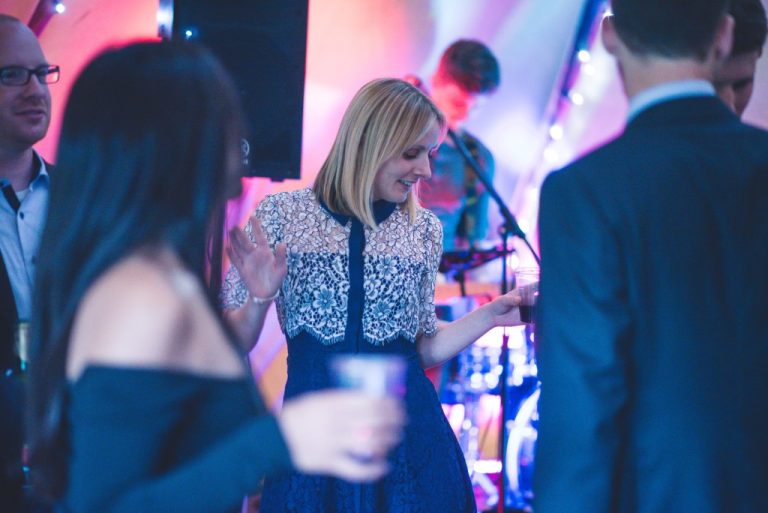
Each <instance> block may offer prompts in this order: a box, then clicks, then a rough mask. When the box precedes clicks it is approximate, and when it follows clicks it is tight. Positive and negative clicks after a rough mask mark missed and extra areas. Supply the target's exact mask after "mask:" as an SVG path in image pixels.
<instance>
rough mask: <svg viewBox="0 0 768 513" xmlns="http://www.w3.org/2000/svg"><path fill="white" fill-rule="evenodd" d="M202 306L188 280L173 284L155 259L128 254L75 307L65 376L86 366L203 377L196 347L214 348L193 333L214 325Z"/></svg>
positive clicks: (169, 272)
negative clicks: (183, 372)
mask: <svg viewBox="0 0 768 513" xmlns="http://www.w3.org/2000/svg"><path fill="white" fill-rule="evenodd" d="M190 278H191V277H190ZM204 303H205V300H204V296H203V292H202V290H201V287H200V286H199V285H198V284H197V283H195V282H194V280H193V279H192V281H191V282H189V281H188V282H184V281H182V282H179V280H178V279H175V278H174V275H173V271H172V270H171V269H169V268H168V266H167V265H164V264H163V263H162V262H160V261H158V260H155V259H152V258H146V257H143V256H137V255H134V256H130V257H128V258H126V259H125V260H122V261H121V262H118V263H117V264H115V265H114V266H113V267H112V268H110V269H109V270H107V272H106V273H104V274H103V275H102V276H101V277H100V278H99V279H98V280H97V281H96V282H95V283H94V284H93V285H92V286H91V288H90V290H89V291H88V292H87V293H86V295H85V297H84V298H83V300H82V302H81V303H80V307H79V309H78V312H77V315H76V317H75V322H74V325H73V328H72V332H71V338H70V347H69V353H68V357H67V376H68V378H69V379H71V380H75V379H77V377H79V375H80V374H81V372H82V371H83V369H84V368H85V367H87V366H88V365H107V366H118V367H144V368H158V369H175V370H188V371H192V372H202V373H206V372H207V370H208V369H207V368H206V365H205V363H204V358H195V355H196V354H197V353H199V352H200V350H199V349H196V346H198V345H201V344H203V345H204V344H206V343H214V344H215V343H216V338H215V337H214V340H210V338H208V340H203V338H202V337H200V336H199V335H200V332H201V331H203V332H205V331H208V330H213V331H214V332H215V331H216V328H218V326H216V321H215V317H214V316H213V314H212V312H208V314H209V315H208V317H209V318H208V319H206V318H205V315H202V316H201V315H199V312H197V311H196V310H198V305H199V304H204ZM201 328H202V329H201ZM214 335H218V338H219V339H221V340H219V345H220V347H219V348H218V349H220V350H222V351H224V352H225V353H231V351H227V348H226V344H225V343H224V334H223V333H222V332H221V331H220V329H219V331H218V333H214ZM232 358H235V357H234V355H232ZM235 369H236V368H235V367H234V366H233V367H231V370H232V371H233V372H234V371H235ZM214 370H215V369H214Z"/></svg>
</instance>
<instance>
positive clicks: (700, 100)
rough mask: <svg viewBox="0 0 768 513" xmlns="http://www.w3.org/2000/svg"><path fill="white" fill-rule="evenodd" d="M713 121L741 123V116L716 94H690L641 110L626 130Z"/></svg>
mask: <svg viewBox="0 0 768 513" xmlns="http://www.w3.org/2000/svg"><path fill="white" fill-rule="evenodd" d="M713 122H734V123H739V122H740V120H739V118H738V117H737V116H736V115H735V114H734V113H733V112H731V110H730V109H728V107H726V106H725V104H724V103H723V102H722V101H720V99H719V98H718V97H716V96H688V97H684V98H676V99H671V100H667V101H663V102H660V103H657V104H656V105H653V106H651V107H648V108H647V109H645V110H644V111H642V112H640V113H639V114H638V115H637V116H636V117H635V118H634V119H632V121H630V122H629V123H628V124H627V128H626V130H625V133H626V132H630V131H633V130H636V129H642V128H645V127H655V126H660V125H691V124H694V125H697V124H708V123H713Z"/></svg>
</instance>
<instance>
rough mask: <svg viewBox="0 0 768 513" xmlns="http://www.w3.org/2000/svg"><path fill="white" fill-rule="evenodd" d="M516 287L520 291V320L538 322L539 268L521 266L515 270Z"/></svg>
mask: <svg viewBox="0 0 768 513" xmlns="http://www.w3.org/2000/svg"><path fill="white" fill-rule="evenodd" d="M515 288H516V289H517V291H518V292H519V293H520V320H521V321H523V322H524V323H526V324H535V323H536V301H537V300H538V298H539V269H538V268H537V267H521V268H519V269H517V270H516V271H515Z"/></svg>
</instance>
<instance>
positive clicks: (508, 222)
mask: <svg viewBox="0 0 768 513" xmlns="http://www.w3.org/2000/svg"><path fill="white" fill-rule="evenodd" d="M448 137H450V138H451V140H452V141H453V144H454V145H455V146H456V149H457V150H458V151H459V153H461V156H462V157H463V158H464V160H465V162H466V163H467V164H468V165H469V168H470V169H471V170H472V171H473V172H474V174H475V176H477V179H478V180H479V181H480V183H482V184H483V186H484V187H485V190H486V191H488V194H489V195H490V196H491V198H493V200H494V201H495V202H496V204H497V205H498V207H499V212H500V213H501V216H502V217H503V218H504V224H503V225H502V226H501V228H500V232H501V240H502V244H503V251H502V259H501V284H500V288H501V294H506V293H507V292H508V290H509V287H508V284H507V258H506V257H507V255H508V254H510V253H511V252H512V251H513V250H510V249H508V248H509V243H508V241H509V237H510V236H515V237H518V238H520V239H522V241H523V242H524V243H525V245H526V246H528V249H529V250H530V251H531V254H532V255H533V258H534V259H535V260H536V263H537V264H538V265H541V260H540V259H539V256H538V255H537V254H536V251H534V249H533V247H531V244H530V243H529V242H528V239H527V238H526V236H525V232H523V230H522V229H521V228H520V225H519V224H517V220H516V219H515V216H513V215H512V212H510V211H509V209H508V208H507V206H506V204H505V203H504V200H502V199H501V196H500V195H499V193H498V191H497V190H496V189H495V188H494V186H493V183H492V182H491V180H489V179H488V177H487V176H486V175H485V172H483V170H482V169H481V167H480V164H479V163H478V162H477V160H476V159H475V158H474V157H473V156H472V153H470V151H469V148H467V145H466V144H464V141H462V140H461V138H460V137H459V136H458V135H457V134H456V132H454V131H453V130H452V129H450V128H449V129H448ZM508 342H509V335H508V334H507V332H506V330H504V335H503V336H502V342H501V354H500V356H499V358H500V360H501V376H499V424H500V426H499V462H500V463H501V468H500V471H499V483H498V493H499V502H498V504H497V508H496V510H497V512H498V513H504V511H505V495H506V494H505V491H506V490H505V481H506V477H505V476H506V474H505V466H506V465H505V460H506V453H507V439H506V436H505V435H506V409H507V408H506V403H507V400H508V396H509V394H508V393H507V388H508V387H509V383H508V380H509V344H508Z"/></svg>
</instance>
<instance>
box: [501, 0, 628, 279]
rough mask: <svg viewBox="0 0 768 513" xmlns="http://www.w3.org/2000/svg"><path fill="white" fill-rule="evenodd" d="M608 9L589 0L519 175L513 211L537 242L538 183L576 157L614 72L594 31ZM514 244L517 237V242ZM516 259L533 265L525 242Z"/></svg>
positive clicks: (598, 1)
mask: <svg viewBox="0 0 768 513" xmlns="http://www.w3.org/2000/svg"><path fill="white" fill-rule="evenodd" d="M608 12H609V7H608V0H587V1H586V2H585V4H584V7H583V10H582V15H581V18H580V20H579V23H578V25H577V28H576V31H575V36H574V38H573V44H572V46H571V52H570V53H569V55H568V58H567V59H566V61H565V62H566V64H565V65H564V66H563V70H562V72H561V74H560V79H559V82H558V85H557V86H556V87H555V88H553V91H554V92H553V95H552V99H551V100H550V104H549V108H548V109H547V110H548V115H547V116H545V121H544V122H545V123H546V127H547V130H546V134H545V140H544V142H543V144H542V146H541V151H540V157H539V160H538V162H537V163H536V164H535V165H534V166H533V168H532V169H531V171H530V172H529V173H528V174H527V175H524V176H521V177H520V179H519V182H518V185H517V190H516V191H515V201H514V203H515V212H516V215H517V216H518V219H520V221H521V224H525V226H527V227H528V228H529V230H528V235H529V238H530V239H531V242H532V243H533V244H534V246H537V245H538V240H537V234H536V230H535V229H533V227H535V226H536V218H537V216H538V206H539V204H538V202H539V193H540V187H541V183H542V182H543V181H544V178H546V176H547V174H549V173H550V172H551V171H553V170H556V169H559V168H561V167H562V166H564V165H565V164H567V163H568V162H570V161H571V160H573V159H574V157H575V156H576V154H577V151H578V150H579V143H580V142H581V139H582V136H583V135H584V134H585V131H586V130H587V128H588V127H589V123H590V121H592V119H593V116H594V112H595V109H596V108H597V107H598V105H599V104H600V101H601V99H602V98H603V96H604V94H605V91H606V89H607V87H608V86H609V85H610V84H612V83H613V81H614V78H615V71H614V62H613V59H612V58H611V56H610V55H609V54H608V53H607V52H606V51H605V49H604V48H603V47H602V45H600V44H598V43H597V38H596V36H597V34H598V32H599V27H600V23H601V21H602V19H603V17H604V16H605V15H606V14H607V13H608ZM515 245H516V246H517V243H516V242H515ZM517 249H519V251H517V255H518V259H519V260H520V261H519V262H512V266H513V267H515V266H516V265H523V266H525V265H534V264H533V262H528V260H527V252H526V251H525V250H524V248H522V247H519V248H517Z"/></svg>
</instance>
